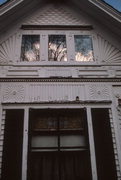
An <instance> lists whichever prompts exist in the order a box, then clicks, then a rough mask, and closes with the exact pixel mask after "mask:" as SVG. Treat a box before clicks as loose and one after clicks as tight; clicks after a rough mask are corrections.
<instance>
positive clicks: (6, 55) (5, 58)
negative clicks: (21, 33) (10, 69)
mask: <svg viewBox="0 0 121 180" xmlns="http://www.w3.org/2000/svg"><path fill="white" fill-rule="evenodd" d="M17 43H18V42H17V34H14V35H13V36H11V37H9V38H8V39H7V40H5V41H4V42H2V44H0V63H1V64H7V63H8V62H12V61H14V60H15V57H16V49H17Z"/></svg>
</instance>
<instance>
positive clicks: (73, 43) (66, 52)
mask: <svg viewBox="0 0 121 180" xmlns="http://www.w3.org/2000/svg"><path fill="white" fill-rule="evenodd" d="M28 33H29V34H26V35H25V34H24V35H23V36H22V43H21V61H28V62H36V61H41V62H43V61H46V62H47V61H48V62H51V61H52V62H69V61H70V62H71V63H73V62H80V63H82V62H86V63H88V62H94V61H95V60H94V50H93V41H92V37H91V35H90V34H88V33H89V32H88V33H86V34H83V35H81V32H79V31H70V32H69V31H54V30H53V31H49V30H48V31H37V30H36V31H34V32H33V33H34V34H31V32H30V31H28ZM40 40H41V41H40Z"/></svg>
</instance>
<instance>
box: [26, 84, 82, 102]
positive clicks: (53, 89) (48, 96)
mask: <svg viewBox="0 0 121 180" xmlns="http://www.w3.org/2000/svg"><path fill="white" fill-rule="evenodd" d="M84 88H85V86H84V85H81V84H76V83H66V84H65V83H46V84H45V83H42V84H35V83H34V84H30V85H29V92H28V93H29V95H28V96H29V101H30V102H42V101H44V102H46V101H47V102H48V101H50V102H51V101H57V102H59V101H75V100H76V98H77V97H78V99H79V100H85V90H84Z"/></svg>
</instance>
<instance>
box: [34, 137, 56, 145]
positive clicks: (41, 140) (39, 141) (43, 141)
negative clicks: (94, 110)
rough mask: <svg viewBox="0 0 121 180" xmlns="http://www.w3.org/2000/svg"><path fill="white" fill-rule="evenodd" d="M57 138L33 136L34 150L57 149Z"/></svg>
mask: <svg viewBox="0 0 121 180" xmlns="http://www.w3.org/2000/svg"><path fill="white" fill-rule="evenodd" d="M57 144H58V143H57V136H41V135H39V136H33V137H32V148H33V147H38V148H41V147H46V148H47V147H57Z"/></svg>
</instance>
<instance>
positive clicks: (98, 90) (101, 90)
mask: <svg viewBox="0 0 121 180" xmlns="http://www.w3.org/2000/svg"><path fill="white" fill-rule="evenodd" d="M87 89H88V93H89V99H92V100H109V99H110V89H109V86H107V85H104V84H91V85H89V86H88V88H87Z"/></svg>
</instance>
